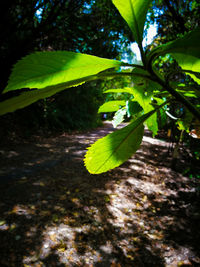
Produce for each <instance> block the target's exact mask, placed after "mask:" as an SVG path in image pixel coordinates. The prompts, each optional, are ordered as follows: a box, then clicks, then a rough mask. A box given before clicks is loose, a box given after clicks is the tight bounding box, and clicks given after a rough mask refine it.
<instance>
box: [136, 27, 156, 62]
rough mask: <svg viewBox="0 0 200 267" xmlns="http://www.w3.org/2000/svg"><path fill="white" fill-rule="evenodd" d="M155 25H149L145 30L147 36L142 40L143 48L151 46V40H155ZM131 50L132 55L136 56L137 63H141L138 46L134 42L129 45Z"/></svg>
mask: <svg viewBox="0 0 200 267" xmlns="http://www.w3.org/2000/svg"><path fill="white" fill-rule="evenodd" d="M157 28H158V26H157V24H156V23H154V24H151V25H150V26H149V27H148V29H147V31H146V32H147V34H146V36H145V37H144V39H143V42H142V45H143V47H146V46H147V45H149V44H151V43H152V42H153V39H154V38H155V36H156V35H157ZM131 50H132V51H133V53H134V54H135V55H136V60H137V61H141V55H140V50H139V48H138V45H137V43H136V42H134V43H132V44H131Z"/></svg>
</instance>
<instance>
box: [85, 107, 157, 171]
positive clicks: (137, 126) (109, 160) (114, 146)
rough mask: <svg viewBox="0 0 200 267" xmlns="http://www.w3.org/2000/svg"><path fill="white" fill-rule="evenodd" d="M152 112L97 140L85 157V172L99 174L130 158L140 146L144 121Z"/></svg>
mask: <svg viewBox="0 0 200 267" xmlns="http://www.w3.org/2000/svg"><path fill="white" fill-rule="evenodd" d="M154 112H155V110H154V111H151V112H149V113H147V114H144V115H143V116H141V117H140V118H138V119H137V120H136V121H134V122H132V123H131V124H129V125H128V126H126V127H124V128H122V129H120V130H117V131H115V132H113V133H111V134H108V135H107V136H105V137H103V138H101V139H99V140H97V141H96V142H95V143H94V144H93V145H92V146H91V147H89V149H88V151H87V153H86V155H85V159H84V162H85V166H86V168H87V170H88V171H89V172H90V173H92V174H99V173H102V172H106V171H108V170H110V169H113V168H115V167H117V166H119V165H121V164H122V163H123V162H125V161H126V160H127V159H128V158H130V157H131V156H132V155H133V154H134V153H135V152H136V151H137V149H138V148H139V146H140V144H141V141H142V137H143V132H144V126H143V123H144V121H145V120H146V119H147V118H148V117H150V116H151V115H152V114H153V113H154Z"/></svg>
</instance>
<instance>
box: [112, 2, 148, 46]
mask: <svg viewBox="0 0 200 267" xmlns="http://www.w3.org/2000/svg"><path fill="white" fill-rule="evenodd" d="M112 2H113V4H114V5H115V6H116V8H117V9H118V10H119V12H120V14H121V16H122V17H123V18H124V19H125V21H126V22H127V23H128V25H129V27H130V29H131V31H132V32H133V36H134V38H135V40H136V42H137V43H138V44H139V43H142V40H143V31H144V23H145V20H146V14H147V10H148V8H149V5H150V3H151V2H152V1H151V0H112Z"/></svg>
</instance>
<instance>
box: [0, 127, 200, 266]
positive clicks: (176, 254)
mask: <svg viewBox="0 0 200 267" xmlns="http://www.w3.org/2000/svg"><path fill="white" fill-rule="evenodd" d="M112 130H113V129H112V127H111V125H110V124H108V123H107V124H105V125H104V126H103V127H100V128H98V129H96V130H93V131H90V132H87V133H71V134H68V133H66V134H62V135H58V136H54V137H48V138H44V137H37V136H35V137H34V138H31V139H30V140H23V141H22V140H15V141H10V143H9V144H4V145H1V147H0V160H1V161H0V162H1V166H2V167H1V170H0V177H1V178H0V190H1V193H0V266H1V267H21V266H24V267H27V266H34V267H42V266H47V267H54V266H60V267H64V266H70V267H72V266H73V267H74V266H88V267H100V266H102V267H126V266H127V267H128V266H130V267H132V266H133V267H143V266H144V267H148V266H151V267H154V266H155V267H160V266H166V267H175V266H200V241H199V240H200V229H199V223H200V211H199V200H200V190H199V188H200V183H199V181H198V180H197V179H194V178H192V179H191V178H189V177H186V176H184V175H183V174H181V169H182V168H183V167H184V166H186V165H185V164H187V159H186V160H185V161H184V159H182V160H180V161H179V164H180V166H179V172H178V171H176V172H175V171H173V170H172V169H171V167H170V166H171V155H170V154H169V153H168V146H169V143H167V142H166V141H162V140H160V139H153V138H151V137H150V135H149V133H148V132H146V134H145V137H144V139H143V142H142V145H141V147H140V149H139V150H138V151H137V153H136V154H135V155H134V156H133V157H132V158H131V159H130V160H128V161H127V162H126V163H124V164H123V165H121V166H120V167H118V168H116V169H114V170H112V171H109V172H108V173H104V174H100V175H91V174H89V173H88V172H87V170H86V169H85V167H84V164H83V156H84V153H85V152H86V147H88V145H90V144H91V143H93V142H94V140H96V139H97V138H98V137H101V136H104V135H106V134H107V133H108V132H111V131H112ZM181 164H182V165H181ZM182 170H183V169H182Z"/></svg>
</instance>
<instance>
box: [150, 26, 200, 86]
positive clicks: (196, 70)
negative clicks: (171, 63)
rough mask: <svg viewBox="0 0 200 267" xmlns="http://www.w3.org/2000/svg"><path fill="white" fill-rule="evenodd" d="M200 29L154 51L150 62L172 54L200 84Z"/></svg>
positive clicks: (151, 53)
mask: <svg viewBox="0 0 200 267" xmlns="http://www.w3.org/2000/svg"><path fill="white" fill-rule="evenodd" d="M199 40H200V29H196V30H194V31H191V32H189V33H187V34H185V35H184V36H183V37H182V38H179V39H176V40H175V41H172V42H168V43H166V44H164V45H161V46H158V47H156V48H155V49H153V50H152V51H151V52H150V53H149V55H148V61H149V62H150V61H152V60H153V59H154V58H156V57H157V56H161V55H164V54H171V55H172V56H173V57H174V58H175V59H176V61H177V62H178V64H179V65H180V66H181V68H182V69H183V70H184V71H185V72H186V73H187V74H189V75H190V76H191V77H192V78H193V79H194V80H195V81H196V82H198V83H199V84H200V45H199Z"/></svg>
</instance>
